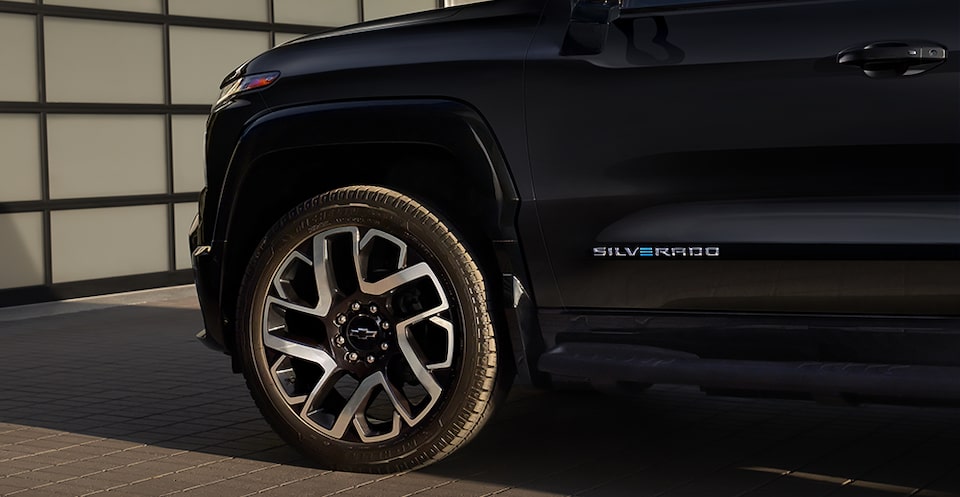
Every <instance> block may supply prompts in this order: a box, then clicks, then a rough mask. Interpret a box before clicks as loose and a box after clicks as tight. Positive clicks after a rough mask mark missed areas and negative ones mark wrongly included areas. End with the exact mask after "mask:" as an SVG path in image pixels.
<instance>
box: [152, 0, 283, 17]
mask: <svg viewBox="0 0 960 497" xmlns="http://www.w3.org/2000/svg"><path fill="white" fill-rule="evenodd" d="M267 1H269V0H170V13H171V14H173V15H178V16H196V17H214V18H218V19H243V20H246V21H266V20H267Z"/></svg>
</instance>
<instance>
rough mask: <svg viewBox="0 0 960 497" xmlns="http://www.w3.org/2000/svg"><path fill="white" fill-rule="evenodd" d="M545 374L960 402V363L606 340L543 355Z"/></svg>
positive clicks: (541, 366)
mask: <svg viewBox="0 0 960 497" xmlns="http://www.w3.org/2000/svg"><path fill="white" fill-rule="evenodd" d="M539 369H540V370H541V371H543V372H545V373H550V374H555V375H562V376H567V377H577V378H585V379H589V380H593V381H634V382H639V383H651V384H654V383H668V384H677V385H699V386H701V387H703V388H717V389H733V390H759V391H780V392H783V391H795V392H805V393H814V394H821V393H822V394H825V395H833V394H859V395H864V396H877V397H899V398H905V399H939V400H960V367H947V366H904V365H890V364H856V363H826V362H767V361H736V360H726V359H701V358H698V357H696V356H694V355H692V354H686V353H683V352H677V351H670V350H664V349H657V348H653V347H643V346H631V345H622V344H605V343H565V344H562V345H559V346H557V347H555V348H553V349H551V350H550V351H548V352H547V353H545V354H544V355H543V356H541V357H540V361H539Z"/></svg>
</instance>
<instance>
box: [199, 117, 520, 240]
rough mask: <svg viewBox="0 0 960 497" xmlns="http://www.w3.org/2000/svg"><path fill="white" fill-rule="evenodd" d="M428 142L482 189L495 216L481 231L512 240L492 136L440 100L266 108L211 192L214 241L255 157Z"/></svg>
mask: <svg viewBox="0 0 960 497" xmlns="http://www.w3.org/2000/svg"><path fill="white" fill-rule="evenodd" d="M383 143H388V144H401V143H408V144H429V145H435V146H439V147H442V148H444V149H446V150H447V151H449V152H450V153H451V154H452V155H454V156H455V157H457V160H458V162H459V163H460V164H461V165H462V167H463V172H464V174H468V175H470V177H471V179H472V180H473V182H474V184H477V185H483V186H484V187H489V188H490V189H491V191H492V192H493V194H494V197H495V198H496V206H495V208H496V209H497V212H496V213H495V215H494V216H491V217H490V219H491V220H492V221H491V223H490V224H489V225H488V226H485V227H484V228H485V231H486V232H487V234H488V235H489V236H491V237H494V239H496V238H501V237H504V236H508V237H509V238H510V239H515V236H513V235H514V232H513V225H514V223H515V218H516V210H517V204H518V203H519V197H518V195H517V192H516V188H515V187H514V183H513V180H512V178H511V176H510V172H509V170H508V168H507V163H506V161H505V160H504V158H503V154H502V153H501V151H500V147H499V145H498V144H497V142H496V139H495V138H494V135H493V133H492V132H491V130H490V129H489V127H488V126H487V124H486V123H485V121H484V120H483V119H482V117H481V116H480V115H479V113H477V112H476V111H475V110H474V109H472V108H471V107H469V106H467V105H465V104H463V103H460V102H456V101H451V100H440V99H400V100H365V101H353V102H337V103H324V104H313V105H304V106H297V107H289V108H284V109H279V110H274V111H271V112H268V113H265V114H262V115H260V116H259V117H257V118H255V119H253V120H252V121H251V122H250V123H249V124H248V125H247V126H246V127H245V128H244V130H243V132H242V134H241V136H240V139H239V142H238V144H237V146H236V148H235V150H234V153H233V155H232V157H231V160H230V165H229V167H228V169H227V172H226V175H225V177H224V181H223V185H222V187H221V191H220V194H219V196H218V197H219V200H218V206H217V209H216V212H217V217H216V221H215V224H214V233H213V239H214V240H223V241H226V239H227V234H228V233H229V232H230V228H231V223H233V222H235V221H236V220H234V219H231V217H230V214H231V213H233V212H236V210H235V207H236V202H237V199H238V196H237V193H238V192H239V191H241V188H242V186H243V184H244V181H245V180H246V178H247V177H248V175H249V173H250V172H251V171H252V169H253V168H254V167H258V166H257V164H258V159H260V158H262V157H264V156H266V155H267V154H270V153H273V152H276V151H280V150H291V149H298V148H309V147H318V146H328V145H360V144H383Z"/></svg>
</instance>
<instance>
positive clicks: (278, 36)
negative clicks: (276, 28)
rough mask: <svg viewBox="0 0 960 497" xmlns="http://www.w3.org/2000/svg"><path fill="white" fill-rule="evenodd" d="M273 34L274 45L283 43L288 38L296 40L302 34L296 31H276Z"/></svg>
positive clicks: (288, 39)
mask: <svg viewBox="0 0 960 497" xmlns="http://www.w3.org/2000/svg"><path fill="white" fill-rule="evenodd" d="M273 36H274V38H275V39H276V45H283V44H284V43H286V42H288V41H290V40H296V39H297V38H300V37H301V36H303V35H302V34H297V33H276V34H274V35H273Z"/></svg>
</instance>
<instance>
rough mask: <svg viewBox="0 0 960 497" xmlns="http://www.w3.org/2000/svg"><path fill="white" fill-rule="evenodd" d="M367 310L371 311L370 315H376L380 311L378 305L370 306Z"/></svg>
mask: <svg viewBox="0 0 960 497" xmlns="http://www.w3.org/2000/svg"><path fill="white" fill-rule="evenodd" d="M367 310H369V311H370V314H376V313H377V311H378V310H379V309H377V304H370V307H368V308H367Z"/></svg>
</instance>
